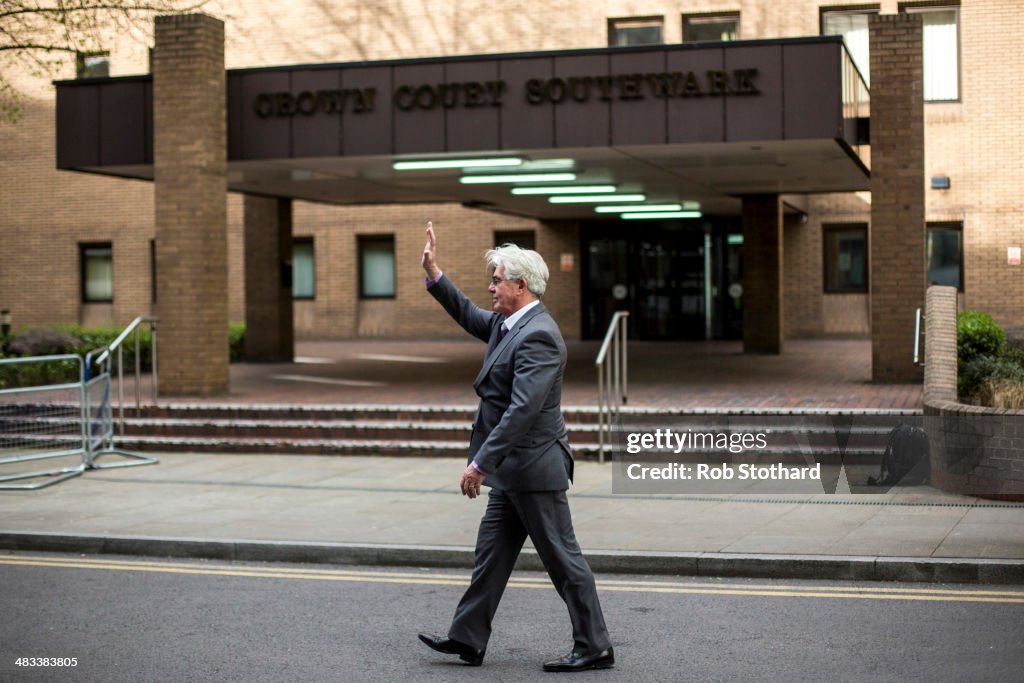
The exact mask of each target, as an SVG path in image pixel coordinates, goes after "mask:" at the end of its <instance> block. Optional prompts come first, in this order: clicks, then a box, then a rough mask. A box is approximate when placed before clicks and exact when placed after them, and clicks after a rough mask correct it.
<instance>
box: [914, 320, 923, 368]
mask: <svg viewBox="0 0 1024 683" xmlns="http://www.w3.org/2000/svg"><path fill="white" fill-rule="evenodd" d="M923 320H924V316H923V315H921V309H920V308H919V309H917V313H916V314H915V316H914V365H924V362H923V361H922V360H921V321H923Z"/></svg>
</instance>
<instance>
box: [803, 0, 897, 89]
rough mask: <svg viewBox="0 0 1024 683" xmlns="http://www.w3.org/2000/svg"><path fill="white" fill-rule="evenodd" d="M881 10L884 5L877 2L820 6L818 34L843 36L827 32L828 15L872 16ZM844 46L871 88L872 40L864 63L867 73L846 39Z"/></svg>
mask: <svg viewBox="0 0 1024 683" xmlns="http://www.w3.org/2000/svg"><path fill="white" fill-rule="evenodd" d="M881 12H882V6H881V5H879V4H877V3H873V4H864V5H837V6H835V7H819V8H818V35H822V36H835V35H838V36H840V37H842V34H840V33H825V17H826V15H835V16H842V15H854V14H864V15H867V16H870V15H873V14H880V13H881ZM843 48H844V49H845V50H846V52H847V54H849V55H850V61H851V62H853V68H855V69H856V70H857V72H858V73H859V74H860V77H861V78H862V79H863V80H864V84H865V85H867V86H868V87H869V88H870V87H871V45H870V41H869V45H868V53H867V60H868V63H867V64H865V65H864V67H865V69H866V71H867V74H865V73H864V71H863V70H861V67H860V65H859V64H857V62H856V60H855V59H854V58H853V54H852V53H851V52H850V47H849V46H848V45H847V44H846V41H845V40H844V41H843Z"/></svg>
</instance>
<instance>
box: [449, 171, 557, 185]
mask: <svg viewBox="0 0 1024 683" xmlns="http://www.w3.org/2000/svg"><path fill="white" fill-rule="evenodd" d="M573 180H576V174H575V173H510V174H508V175H464V176H462V177H461V178H459V182H460V183H462V184H464V185H483V184H487V183H560V182H572V181H573Z"/></svg>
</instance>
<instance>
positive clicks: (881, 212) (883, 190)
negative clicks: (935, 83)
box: [868, 14, 925, 382]
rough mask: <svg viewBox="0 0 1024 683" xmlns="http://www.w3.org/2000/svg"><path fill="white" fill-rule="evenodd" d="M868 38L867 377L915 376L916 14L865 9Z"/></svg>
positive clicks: (918, 226)
mask: <svg viewBox="0 0 1024 683" xmlns="http://www.w3.org/2000/svg"><path fill="white" fill-rule="evenodd" d="M868 29H869V33H870V40H871V231H870V237H869V242H870V245H871V260H870V263H871V275H870V281H871V377H872V379H873V380H874V381H876V382H913V381H920V380H921V368H919V367H917V366H915V365H914V363H913V355H914V311H915V309H917V308H918V307H921V306H923V305H924V236H925V222H924V107H923V104H924V96H923V91H922V88H923V79H922V54H921V17H920V16H919V15H916V14H891V15H881V16H873V17H871V18H870V19H869V20H868Z"/></svg>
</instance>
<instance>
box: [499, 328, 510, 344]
mask: <svg viewBox="0 0 1024 683" xmlns="http://www.w3.org/2000/svg"><path fill="white" fill-rule="evenodd" d="M506 334H508V328H507V327H505V323H502V324H501V331H499V332H498V341H499V342H500V341H501V340H502V339H504V338H505V335H506Z"/></svg>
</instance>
